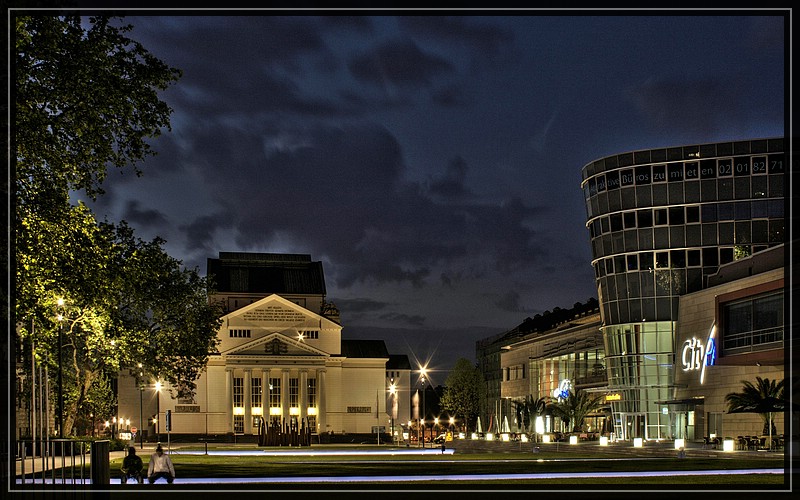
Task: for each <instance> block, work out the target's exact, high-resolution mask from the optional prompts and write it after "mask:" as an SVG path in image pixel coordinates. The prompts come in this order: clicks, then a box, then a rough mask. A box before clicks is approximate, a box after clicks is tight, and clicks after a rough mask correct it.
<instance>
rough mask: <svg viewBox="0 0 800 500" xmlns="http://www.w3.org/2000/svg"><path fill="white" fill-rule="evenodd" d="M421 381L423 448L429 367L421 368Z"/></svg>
mask: <svg viewBox="0 0 800 500" xmlns="http://www.w3.org/2000/svg"><path fill="white" fill-rule="evenodd" d="M419 374H420V381H421V382H422V419H421V421H422V447H423V448H424V447H425V417H427V415H426V414H425V377H426V376H427V375H428V367H427V366H420V367H419Z"/></svg>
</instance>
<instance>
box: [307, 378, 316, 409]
mask: <svg viewBox="0 0 800 500" xmlns="http://www.w3.org/2000/svg"><path fill="white" fill-rule="evenodd" d="M308 407H309V408H316V407H317V379H315V378H310V379H308Z"/></svg>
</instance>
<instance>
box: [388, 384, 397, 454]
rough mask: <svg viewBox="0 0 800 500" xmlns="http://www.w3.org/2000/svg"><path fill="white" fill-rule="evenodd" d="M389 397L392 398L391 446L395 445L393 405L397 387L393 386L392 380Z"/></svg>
mask: <svg viewBox="0 0 800 500" xmlns="http://www.w3.org/2000/svg"><path fill="white" fill-rule="evenodd" d="M389 395H390V396H391V398H392V413H391V416H392V424H391V428H392V444H394V443H395V439H394V414H395V404H396V403H397V386H396V385H395V384H394V379H392V384H391V385H390V386H389Z"/></svg>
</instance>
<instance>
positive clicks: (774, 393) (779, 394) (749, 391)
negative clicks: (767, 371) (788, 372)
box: [725, 377, 786, 435]
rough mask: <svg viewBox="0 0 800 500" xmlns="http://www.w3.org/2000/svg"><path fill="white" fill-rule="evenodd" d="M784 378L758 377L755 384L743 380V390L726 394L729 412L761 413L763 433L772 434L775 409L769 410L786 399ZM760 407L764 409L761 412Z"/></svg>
mask: <svg viewBox="0 0 800 500" xmlns="http://www.w3.org/2000/svg"><path fill="white" fill-rule="evenodd" d="M784 380H785V379H781V380H780V381H776V380H770V379H768V378H763V379H762V378H761V377H756V383H755V385H753V383H752V382H750V381H749V380H742V392H730V393H728V394H727V395H725V402H727V403H728V412H729V413H738V412H752V413H758V414H759V415H761V418H762V420H764V432H763V434H764V435H766V434H772V432H773V431H774V429H775V423H774V419H773V418H772V415H773V413H776V412H777V411H781V410H778V409H777V408H776V409H775V411H766V410H769V409H770V408H769V407H770V406H774V404H775V403H776V402H778V403H780V402H785V401H786V392H785V388H784ZM759 409H764V410H765V411H763V412H761V411H759Z"/></svg>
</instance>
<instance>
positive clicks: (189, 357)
mask: <svg viewBox="0 0 800 500" xmlns="http://www.w3.org/2000/svg"><path fill="white" fill-rule="evenodd" d="M15 28H16V29H15V33H14V44H15V45H14V46H15V48H16V55H15V59H14V61H13V64H14V72H13V76H14V78H15V93H14V95H15V101H14V105H13V119H14V126H13V131H14V144H15V147H16V150H15V155H14V175H15V192H14V198H13V199H14V208H15V240H14V250H15V252H14V257H15V267H16V273H15V287H14V288H15V298H16V302H15V315H16V320H17V325H18V332H19V337H20V342H21V343H25V344H28V345H32V346H33V348H34V349H33V352H34V353H35V356H36V358H37V359H38V361H39V363H43V364H45V365H47V366H48V367H49V368H50V369H53V370H54V369H55V368H56V367H57V366H62V371H63V376H64V380H63V394H64V403H65V406H64V414H65V421H64V425H63V428H64V430H65V431H67V432H69V431H70V430H71V428H72V426H73V423H74V422H75V421H76V419H78V420H80V419H81V418H84V417H86V416H88V413H92V414H93V415H94V416H95V417H101V418H102V417H103V415H99V414H97V413H96V412H98V411H108V401H103V399H105V398H108V393H109V391H108V377H109V376H114V375H116V373H117V372H118V371H119V370H122V369H124V368H126V367H132V366H134V364H136V365H138V363H142V365H143V368H144V369H145V370H146V371H148V372H149V373H153V374H155V375H157V376H160V377H162V378H164V379H166V380H168V381H170V382H171V383H172V384H173V385H174V386H178V387H180V388H181V390H183V391H191V390H192V389H193V380H194V379H195V378H196V376H197V375H198V374H199V371H200V370H201V369H202V367H203V366H204V365H205V362H206V360H207V356H208V353H209V352H210V351H211V350H213V349H214V346H215V338H216V336H215V334H216V329H217V327H218V325H219V311H218V309H217V308H216V307H214V306H211V305H209V304H208V301H207V299H206V297H207V287H208V284H207V283H206V281H205V280H204V279H203V278H201V277H200V276H199V275H198V273H197V271H196V270H188V269H185V268H184V267H183V266H182V264H181V262H180V261H178V260H176V259H174V258H172V257H170V256H169V255H167V254H166V252H165V251H164V249H163V243H164V242H163V241H162V240H160V239H158V238H157V239H154V240H153V241H142V240H140V239H138V238H137V237H136V236H135V235H134V234H133V230H132V229H131V228H130V227H128V225H127V224H126V223H124V222H121V223H118V224H115V223H109V222H103V223H99V222H98V221H97V220H96V219H95V217H94V215H93V214H92V212H91V211H90V210H89V208H88V207H87V206H86V205H84V204H83V203H80V202H77V203H76V202H74V201H72V200H73V199H74V198H75V197H76V195H79V194H80V193H83V194H84V195H86V196H88V197H89V198H91V199H95V198H96V197H97V196H98V195H100V194H102V193H103V189H102V182H103V180H104V179H105V177H106V175H107V173H108V169H109V168H129V169H132V170H133V172H135V173H136V174H137V175H140V174H141V173H142V171H141V170H140V168H139V166H138V164H139V163H140V162H142V161H143V160H144V159H145V158H146V157H148V156H150V155H152V154H154V151H153V150H152V149H151V146H150V144H149V143H148V141H149V140H150V139H152V138H154V137H156V136H158V135H159V134H160V133H161V131H162V130H163V129H169V116H170V113H171V110H170V109H169V107H168V106H167V105H166V103H164V102H163V101H161V99H160V97H159V92H161V91H163V90H165V89H166V88H167V87H168V86H169V85H170V84H172V83H173V82H174V81H176V80H177V79H178V77H179V76H180V71H179V70H177V69H175V68H170V67H169V66H167V65H166V64H164V63H163V62H161V61H159V60H158V59H157V58H156V57H155V56H153V55H152V54H150V53H149V52H148V51H147V50H145V49H144V47H142V46H141V44H139V43H138V42H136V41H134V40H132V39H130V38H129V37H128V34H129V33H130V32H131V30H132V27H131V26H129V25H124V24H123V23H122V22H120V20H119V19H117V18H113V17H105V16H97V17H91V18H81V17H78V16H51V15H33V16H19V17H17V18H15ZM62 301H63V303H62ZM60 304H62V305H60ZM59 318H60V320H59ZM59 332H60V333H61V335H60V337H61V339H62V340H61V343H60V344H61V345H59V340H58V339H59ZM55 385H56V384H51V387H52V388H55ZM84 414H87V415H84Z"/></svg>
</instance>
